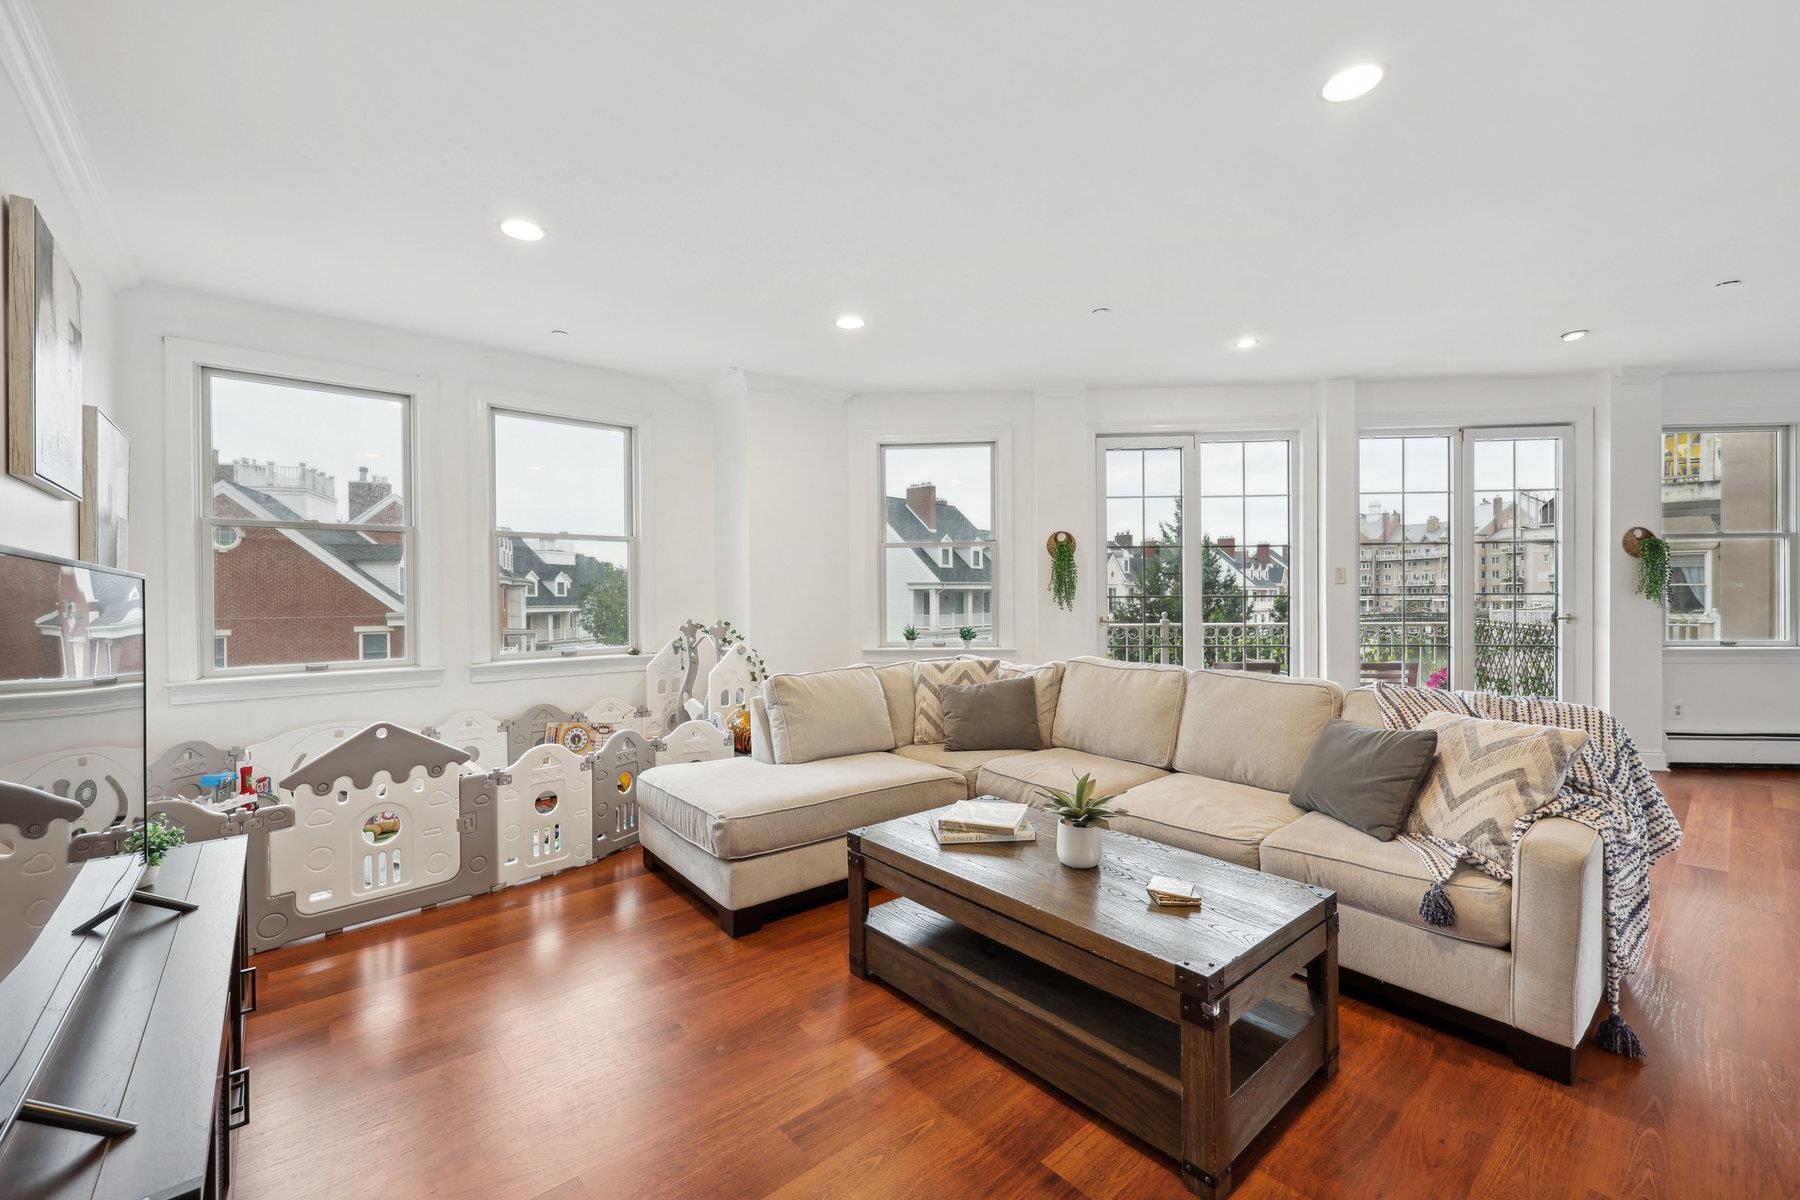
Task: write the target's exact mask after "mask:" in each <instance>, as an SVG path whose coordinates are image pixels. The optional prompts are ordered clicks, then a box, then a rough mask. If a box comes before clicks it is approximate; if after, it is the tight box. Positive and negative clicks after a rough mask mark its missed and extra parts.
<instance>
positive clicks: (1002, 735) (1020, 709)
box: [938, 678, 1044, 750]
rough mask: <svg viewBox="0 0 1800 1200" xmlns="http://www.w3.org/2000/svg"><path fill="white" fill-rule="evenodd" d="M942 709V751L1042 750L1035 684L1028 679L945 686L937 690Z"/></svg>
mask: <svg viewBox="0 0 1800 1200" xmlns="http://www.w3.org/2000/svg"><path fill="white" fill-rule="evenodd" d="M938 699H939V701H940V702H941V703H942V704H943V708H944V749H946V750H1042V749H1043V748H1044V739H1043V735H1042V734H1041V733H1039V731H1038V711H1037V684H1036V683H1035V682H1034V681H1033V680H1031V679H1029V678H1025V679H1001V680H997V681H995V682H993V683H946V684H944V685H942V686H941V687H939V688H938Z"/></svg>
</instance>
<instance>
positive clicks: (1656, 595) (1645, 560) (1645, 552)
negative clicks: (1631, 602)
mask: <svg viewBox="0 0 1800 1200" xmlns="http://www.w3.org/2000/svg"><path fill="white" fill-rule="evenodd" d="M1634 545H1635V547H1636V548H1635V549H1633V546H1634ZM1625 549H1626V552H1627V553H1630V554H1634V555H1635V556H1636V557H1637V560H1638V576H1637V591H1638V595H1640V596H1642V597H1644V599H1646V600H1649V601H1651V602H1653V603H1656V604H1662V603H1663V602H1664V601H1665V600H1666V599H1667V596H1668V591H1669V543H1667V542H1665V541H1663V539H1661V538H1659V537H1657V536H1656V535H1655V534H1654V533H1651V532H1650V531H1649V530H1648V529H1644V528H1641V527H1640V528H1636V529H1632V530H1631V531H1630V532H1628V533H1627V534H1626V535H1625Z"/></svg>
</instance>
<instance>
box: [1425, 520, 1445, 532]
mask: <svg viewBox="0 0 1800 1200" xmlns="http://www.w3.org/2000/svg"><path fill="white" fill-rule="evenodd" d="M1443 527H1444V522H1443V520H1442V519H1441V518H1438V517H1426V518H1425V532H1426V533H1436V532H1437V531H1438V530H1440V529H1442V528H1443Z"/></svg>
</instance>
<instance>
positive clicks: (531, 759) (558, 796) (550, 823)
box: [491, 745, 594, 887]
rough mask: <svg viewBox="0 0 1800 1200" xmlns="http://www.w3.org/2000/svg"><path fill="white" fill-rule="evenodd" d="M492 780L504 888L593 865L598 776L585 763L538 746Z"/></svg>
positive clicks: (568, 753)
mask: <svg viewBox="0 0 1800 1200" xmlns="http://www.w3.org/2000/svg"><path fill="white" fill-rule="evenodd" d="M491 778H492V781H493V784H494V795H495V802H496V804H497V805H498V813H499V817H498V821H499V828H500V875H499V881H500V886H501V887H506V886H508V885H510V884H515V883H522V882H524V881H525V880H527V879H534V878H536V877H538V876H540V875H553V874H555V873H556V872H558V871H563V870H567V869H568V868H569V867H577V866H583V865H585V864H587V863H589V862H592V861H593V857H594V773H593V765H592V764H591V763H590V762H589V761H588V760H587V759H586V758H584V757H582V756H581V755H578V754H575V753H573V752H571V751H569V750H565V749H563V747H561V746H557V745H544V746H533V747H532V748H531V749H529V750H527V751H526V752H525V753H524V754H522V755H520V756H519V758H518V759H517V761H515V762H513V763H512V764H511V765H510V766H508V767H506V769H505V770H502V771H497V772H495V773H494V775H493V776H492V777H491Z"/></svg>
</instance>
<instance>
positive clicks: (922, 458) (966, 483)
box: [882, 446, 994, 529]
mask: <svg viewBox="0 0 1800 1200" xmlns="http://www.w3.org/2000/svg"><path fill="white" fill-rule="evenodd" d="M882 453H883V457H884V458H885V460H886V475H887V484H886V486H887V494H888V495H890V496H898V497H900V498H901V499H905V498H906V489H907V488H909V487H911V486H912V485H914V484H918V483H929V484H933V485H935V486H936V487H937V497H938V499H939V500H947V501H949V502H950V503H951V504H954V505H955V506H956V507H957V508H959V509H961V510H962V514H963V516H965V517H967V518H969V520H971V521H973V522H974V523H975V524H976V525H977V526H978V527H980V528H982V529H992V528H993V527H994V496H993V480H994V461H993V460H994V451H993V447H992V446H887V447H884V449H883V452H882Z"/></svg>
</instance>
